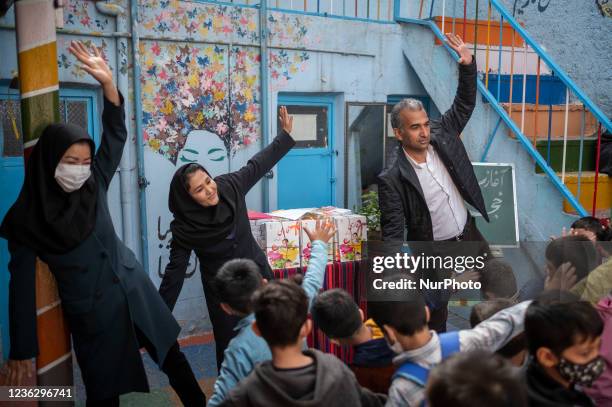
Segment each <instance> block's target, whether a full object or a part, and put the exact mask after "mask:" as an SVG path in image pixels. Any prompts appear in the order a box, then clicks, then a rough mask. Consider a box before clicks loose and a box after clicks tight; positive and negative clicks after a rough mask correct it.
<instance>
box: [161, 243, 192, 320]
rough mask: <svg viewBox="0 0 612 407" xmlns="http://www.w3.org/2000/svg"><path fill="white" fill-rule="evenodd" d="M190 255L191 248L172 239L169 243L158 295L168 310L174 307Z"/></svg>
mask: <svg viewBox="0 0 612 407" xmlns="http://www.w3.org/2000/svg"><path fill="white" fill-rule="evenodd" d="M190 256H191V250H189V249H185V248H184V247H182V246H180V245H178V244H177V243H175V242H174V241H172V242H171V243H170V262H169V263H168V265H167V266H166V270H165V272H164V277H163V278H162V282H161V284H160V286H159V295H161V297H162V299H163V300H164V302H165V303H166V305H167V306H168V308H170V311H172V310H173V309H174V306H175V305H176V301H177V300H178V297H179V294H180V293H181V289H182V288H183V282H184V281H185V274H186V273H187V265H188V264H189V257H190Z"/></svg>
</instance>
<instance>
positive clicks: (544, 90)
mask: <svg viewBox="0 0 612 407" xmlns="http://www.w3.org/2000/svg"><path fill="white" fill-rule="evenodd" d="M496 63H497V62H496ZM479 68H480V69H482V70H484V66H481V67H479ZM481 75H482V76H483V78H482V79H483V81H486V76H485V74H484V73H482V74H481ZM511 77H512V102H513V103H523V74H522V73H520V74H513V75H505V74H502V75H499V74H497V73H489V80H488V84H487V89H488V90H489V92H491V94H492V95H493V96H494V97H495V98H496V99H497V84H498V83H499V81H500V79H501V86H500V92H499V98H498V99H497V100H498V101H499V102H502V103H508V102H509V101H510V78H511ZM526 79H527V80H526V83H527V88H526V89H525V103H535V102H536V90H537V75H527V78H526ZM565 93H566V86H565V84H564V83H563V82H562V81H561V79H559V78H558V77H557V76H553V75H540V92H539V94H540V96H539V99H538V104H542V105H561V104H563V105H564V104H565ZM482 101H483V102H485V103H487V100H486V99H485V98H484V96H483V97H482Z"/></svg>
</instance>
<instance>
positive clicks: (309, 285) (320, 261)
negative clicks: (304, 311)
mask: <svg viewBox="0 0 612 407" xmlns="http://www.w3.org/2000/svg"><path fill="white" fill-rule="evenodd" d="M304 231H305V232H306V234H307V235H308V238H309V239H310V241H311V242H312V253H311V256H310V261H309V262H308V268H307V269H306V275H305V276H304V281H303V282H302V288H304V291H306V295H307V296H308V309H309V310H310V307H311V306H312V302H313V301H314V299H315V297H316V296H317V295H318V294H319V290H321V288H323V281H324V280H325V267H326V266H327V242H329V239H331V238H332V237H333V236H334V233H336V228H335V226H334V224H333V221H331V220H325V221H321V220H317V222H316V226H315V230H314V231H312V230H310V229H308V228H306V227H305V228H304Z"/></svg>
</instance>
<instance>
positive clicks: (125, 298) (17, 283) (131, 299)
mask: <svg viewBox="0 0 612 407" xmlns="http://www.w3.org/2000/svg"><path fill="white" fill-rule="evenodd" d="M70 51H71V52H72V53H73V54H74V55H75V56H76V57H77V59H79V61H81V62H82V63H83V69H84V70H85V71H87V72H88V73H90V74H91V75H92V76H93V77H94V78H95V79H96V80H98V82H100V84H101V85H102V89H103V91H104V111H103V113H102V126H103V135H102V141H101V143H100V148H99V149H98V151H97V152H96V153H95V155H94V151H95V146H94V143H93V141H92V140H91V138H90V137H89V135H88V134H87V132H86V131H85V130H83V129H82V128H80V127H77V126H73V125H69V124H52V125H49V126H47V127H46V128H45V130H44V131H43V133H42V135H41V137H40V139H39V140H38V143H37V144H36V146H35V147H34V148H33V150H32V153H31V155H30V157H29V159H28V161H27V164H26V168H25V180H24V184H23V186H22V188H21V193H20V194H19V197H18V198H17V201H16V202H15V203H14V204H13V206H12V207H11V209H10V210H9V212H8V214H7V215H6V217H5V219H4V221H3V223H2V226H1V228H0V235H1V236H2V237H4V238H6V239H7V240H8V244H9V251H10V254H11V260H10V263H9V271H10V274H11V280H10V285H9V318H10V338H11V347H10V356H9V358H10V360H9V361H8V380H7V382H8V383H7V384H8V385H19V384H20V383H21V380H22V378H23V375H24V374H26V375H31V374H32V361H31V359H32V358H33V357H35V356H36V355H37V353H38V341H37V332H36V297H35V264H36V257H37V256H38V257H39V258H40V259H41V260H42V261H44V262H45V263H46V264H47V265H48V266H49V269H50V271H51V272H52V273H53V275H54V276H55V279H56V281H57V287H58V291H59V296H60V299H61V300H62V308H63V311H64V313H65V316H66V320H67V322H68V327H69V328H70V333H71V335H72V343H73V345H74V352H75V354H76V357H77V361H78V363H79V367H80V369H81V374H82V376H83V382H84V383H85V389H86V392H87V405H88V406H90V405H100V406H113V405H116V406H118V405H119V395H120V394H123V393H128V392H133V391H148V390H149V386H148V383H147V377H146V374H145V370H144V366H143V362H142V358H141V355H140V352H139V348H140V347H141V346H144V347H145V348H147V350H148V352H149V354H150V355H151V357H152V358H153V359H154V360H155V361H156V362H157V363H158V364H159V365H160V366H161V368H162V370H163V371H164V372H165V373H166V374H167V375H168V376H169V379H170V383H171V385H172V387H173V388H174V389H175V390H176V392H177V393H178V395H179V397H180V398H181V400H182V401H183V403H184V404H185V405H189V406H204V405H205V403H206V398H205V396H204V393H203V392H202V390H201V389H200V387H199V385H198V382H197V381H196V379H195V377H194V375H193V372H192V371H191V367H190V366H189V363H188V362H187V360H186V359H185V356H184V355H183V353H182V352H181V351H180V349H179V346H178V342H177V341H176V338H177V336H178V333H179V331H180V327H179V325H178V324H177V322H176V320H175V319H174V318H173V316H172V314H171V312H170V311H169V310H168V308H167V307H166V305H165V304H164V302H163V301H162V299H161V297H160V296H159V294H158V293H157V290H156V289H155V286H154V285H153V283H152V282H151V280H150V279H149V277H148V275H147V274H146V273H145V271H144V270H143V268H142V266H141V265H140V263H138V261H137V260H136V257H135V256H134V254H133V253H132V252H131V251H130V250H129V249H128V248H127V247H126V246H125V245H124V244H123V243H122V242H121V241H120V240H119V238H118V237H117V234H116V233H115V230H114V228H113V224H112V220H111V217H110V213H109V210H108V203H107V190H108V186H109V184H110V182H111V179H112V177H113V175H114V173H115V171H116V169H117V166H118V165H119V161H120V159H121V154H122V151H123V146H124V144H125V140H126V136H127V132H126V128H125V113H124V109H123V98H122V97H121V95H120V94H119V92H118V91H117V89H116V88H115V86H114V84H113V81H112V73H111V72H110V70H109V68H108V66H107V65H106V63H105V62H104V59H103V58H102V57H101V56H100V54H99V53H98V52H97V50H95V55H91V54H90V53H89V51H88V50H87V49H86V48H85V47H84V46H83V44H81V43H78V42H75V43H72V45H71V47H70Z"/></svg>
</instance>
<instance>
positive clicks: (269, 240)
mask: <svg viewBox="0 0 612 407" xmlns="http://www.w3.org/2000/svg"><path fill="white" fill-rule="evenodd" d="M259 227H260V228H261V231H260V233H261V237H262V240H261V244H260V245H261V247H262V249H264V250H265V252H266V256H267V257H268V262H269V263H270V266H271V267H272V269H283V268H295V267H300V265H301V256H300V233H301V231H302V228H301V225H300V221H268V222H264V223H262V224H260V225H259Z"/></svg>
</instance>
